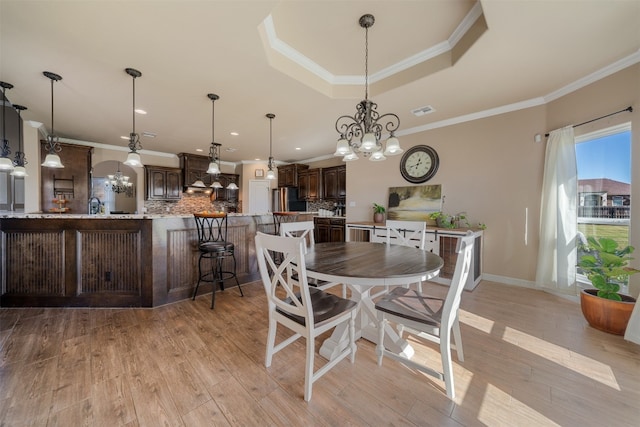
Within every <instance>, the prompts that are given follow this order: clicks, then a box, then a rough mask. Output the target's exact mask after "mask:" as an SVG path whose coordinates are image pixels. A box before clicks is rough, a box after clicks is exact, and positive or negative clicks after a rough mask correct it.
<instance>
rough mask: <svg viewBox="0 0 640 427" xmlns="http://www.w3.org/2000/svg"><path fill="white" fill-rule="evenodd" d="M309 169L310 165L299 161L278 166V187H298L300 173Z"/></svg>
mask: <svg viewBox="0 0 640 427" xmlns="http://www.w3.org/2000/svg"><path fill="white" fill-rule="evenodd" d="M307 169H309V165H301V164H297V163H294V164H292V165H285V166H278V187H297V186H298V175H299V173H300V172H301V171H305V170H307Z"/></svg>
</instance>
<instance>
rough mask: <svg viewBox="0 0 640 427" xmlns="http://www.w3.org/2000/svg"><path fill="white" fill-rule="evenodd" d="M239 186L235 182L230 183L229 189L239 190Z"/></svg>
mask: <svg viewBox="0 0 640 427" xmlns="http://www.w3.org/2000/svg"><path fill="white" fill-rule="evenodd" d="M237 189H238V186H237V185H236V183H235V182H232V183H230V184H229V185H227V190H237Z"/></svg>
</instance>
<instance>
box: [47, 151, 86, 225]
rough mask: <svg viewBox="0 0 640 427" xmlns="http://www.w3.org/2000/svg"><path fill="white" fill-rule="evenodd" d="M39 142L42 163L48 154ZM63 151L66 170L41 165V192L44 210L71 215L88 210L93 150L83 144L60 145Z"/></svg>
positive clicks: (62, 157)
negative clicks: (56, 200) (61, 200)
mask: <svg viewBox="0 0 640 427" xmlns="http://www.w3.org/2000/svg"><path fill="white" fill-rule="evenodd" d="M44 145H45V141H41V145H40V162H43V161H44V159H45V157H46V156H47V154H48V151H47V150H45V148H44ZM60 146H61V147H62V151H60V152H59V153H58V155H59V156H60V160H61V161H62V164H63V165H64V169H57V168H46V167H43V168H40V191H41V194H40V196H41V199H40V200H41V202H40V203H41V210H42V212H67V213H72V214H86V213H88V207H87V200H89V195H90V188H91V183H90V181H89V170H90V169H91V153H92V151H93V149H92V148H91V147H86V146H82V145H74V144H60ZM54 199H65V200H66V202H65V203H64V204H62V203H54V202H53V200H54Z"/></svg>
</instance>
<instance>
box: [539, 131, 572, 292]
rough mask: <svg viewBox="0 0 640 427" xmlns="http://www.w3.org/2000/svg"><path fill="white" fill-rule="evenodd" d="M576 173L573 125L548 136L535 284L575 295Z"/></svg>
mask: <svg viewBox="0 0 640 427" xmlns="http://www.w3.org/2000/svg"><path fill="white" fill-rule="evenodd" d="M577 192H578V171H577V166H576V146H575V141H574V137H573V126H567V127H565V128H562V129H558V130H555V131H553V132H551V133H550V134H549V140H548V141H547V151H546V155H545V162H544V177H543V183H542V200H541V203H540V246H539V248H538V266H537V269H536V285H537V286H539V287H543V288H549V289H553V290H554V291H555V292H559V293H563V294H571V295H575V294H576V290H575V287H576V244H575V238H576V232H577V216H576V205H577V200H576V198H577Z"/></svg>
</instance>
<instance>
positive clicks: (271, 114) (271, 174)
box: [266, 113, 276, 179]
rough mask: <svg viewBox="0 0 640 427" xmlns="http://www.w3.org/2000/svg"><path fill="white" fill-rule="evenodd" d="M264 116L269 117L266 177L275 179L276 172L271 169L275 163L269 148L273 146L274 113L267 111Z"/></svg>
mask: <svg viewBox="0 0 640 427" xmlns="http://www.w3.org/2000/svg"><path fill="white" fill-rule="evenodd" d="M266 117H267V118H268V119H269V163H268V164H267V167H268V168H269V170H267V176H266V178H267V179H276V173H275V171H274V170H273V168H274V167H275V165H274V161H273V156H272V152H271V149H272V147H273V119H275V118H276V115H275V114H273V113H268V114H267V115H266Z"/></svg>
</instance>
